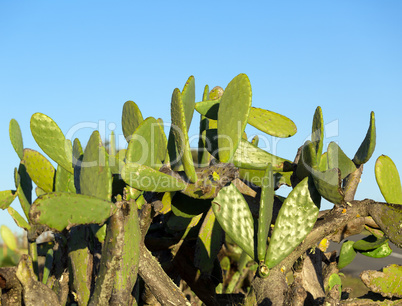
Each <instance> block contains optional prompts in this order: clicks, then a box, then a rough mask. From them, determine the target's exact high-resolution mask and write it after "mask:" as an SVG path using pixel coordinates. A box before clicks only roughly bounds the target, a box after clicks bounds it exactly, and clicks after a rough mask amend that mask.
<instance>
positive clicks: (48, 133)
mask: <svg viewBox="0 0 402 306" xmlns="http://www.w3.org/2000/svg"><path fill="white" fill-rule="evenodd" d="M31 132H32V136H33V137H34V138H35V141H36V142H37V144H38V145H39V147H40V148H41V149H42V150H43V152H45V153H46V154H47V155H48V156H49V157H50V158H51V159H53V160H54V161H55V162H56V163H58V164H59V165H60V166H62V167H63V168H64V169H66V170H67V171H68V172H70V173H74V170H73V165H72V148H71V142H68V141H67V139H66V138H65V137H64V134H63V132H62V131H61V129H60V128H59V126H58V125H57V124H56V122H54V121H53V119H52V118H50V117H48V116H46V115H44V114H41V113H35V114H33V115H32V117H31Z"/></svg>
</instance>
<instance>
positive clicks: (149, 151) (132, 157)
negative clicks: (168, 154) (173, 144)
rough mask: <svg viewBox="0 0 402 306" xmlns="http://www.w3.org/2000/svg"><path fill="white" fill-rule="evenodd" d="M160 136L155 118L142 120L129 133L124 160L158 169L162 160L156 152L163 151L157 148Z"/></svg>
mask: <svg viewBox="0 0 402 306" xmlns="http://www.w3.org/2000/svg"><path fill="white" fill-rule="evenodd" d="M161 137H162V135H161V129H160V127H159V123H158V121H157V120H156V119H155V118H153V117H149V118H147V119H145V120H144V121H142V122H141V123H140V124H139V126H138V127H137V129H136V130H135V131H134V133H133V134H132V135H131V139H130V142H129V143H128V147H127V151H126V162H130V163H139V164H142V165H145V166H148V167H152V168H154V169H156V170H157V169H159V168H160V167H161V166H162V161H161V160H160V156H159V154H158V152H159V151H160V150H161V151H163V150H162V148H159V145H160V138H161ZM164 155H165V154H164Z"/></svg>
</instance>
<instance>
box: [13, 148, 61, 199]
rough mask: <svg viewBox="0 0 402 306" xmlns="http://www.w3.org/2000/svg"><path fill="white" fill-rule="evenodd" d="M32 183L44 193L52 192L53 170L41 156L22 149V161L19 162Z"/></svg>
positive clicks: (32, 151)
mask: <svg viewBox="0 0 402 306" xmlns="http://www.w3.org/2000/svg"><path fill="white" fill-rule="evenodd" d="M21 163H23V164H24V165H25V167H26V170H27V172H28V174H29V176H30V177H31V179H32V181H34V183H35V184H36V185H37V186H38V187H39V188H41V189H43V190H44V191H45V192H52V191H53V184H54V175H55V169H54V167H53V165H52V164H51V163H50V161H48V160H47V159H46V157H44V156H43V155H42V154H40V153H39V152H37V151H35V150H31V149H24V156H23V160H22V161H21Z"/></svg>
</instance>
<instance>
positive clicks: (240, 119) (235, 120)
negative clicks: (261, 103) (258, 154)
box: [218, 74, 251, 163]
mask: <svg viewBox="0 0 402 306" xmlns="http://www.w3.org/2000/svg"><path fill="white" fill-rule="evenodd" d="M250 108H251V84H250V80H249V78H248V77H247V75H245V74H239V75H238V76H236V77H235V78H234V79H233V80H232V81H230V83H229V84H228V86H227V87H226V89H225V91H224V92H223V95H222V98H221V102H220V105H219V110H218V146H219V159H220V161H221V162H223V163H227V162H229V161H230V160H231V159H232V157H233V154H234V152H235V151H236V149H237V147H238V145H239V143H240V139H241V137H242V135H243V132H244V129H245V128H246V125H247V120H248V116H249V113H250Z"/></svg>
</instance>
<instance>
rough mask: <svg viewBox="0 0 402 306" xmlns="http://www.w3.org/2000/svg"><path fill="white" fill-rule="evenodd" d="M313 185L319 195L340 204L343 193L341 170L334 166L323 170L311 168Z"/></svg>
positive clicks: (343, 196)
mask: <svg viewBox="0 0 402 306" xmlns="http://www.w3.org/2000/svg"><path fill="white" fill-rule="evenodd" d="M312 176H313V179H314V185H315V187H316V188H317V190H318V192H319V193H320V195H321V196H322V197H323V198H324V199H326V200H327V201H329V202H331V203H334V204H341V203H342V202H343V199H344V198H345V195H344V193H343V190H342V186H341V184H342V180H341V172H340V170H339V169H337V168H334V169H330V170H327V171H325V172H321V171H317V170H314V169H312Z"/></svg>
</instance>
